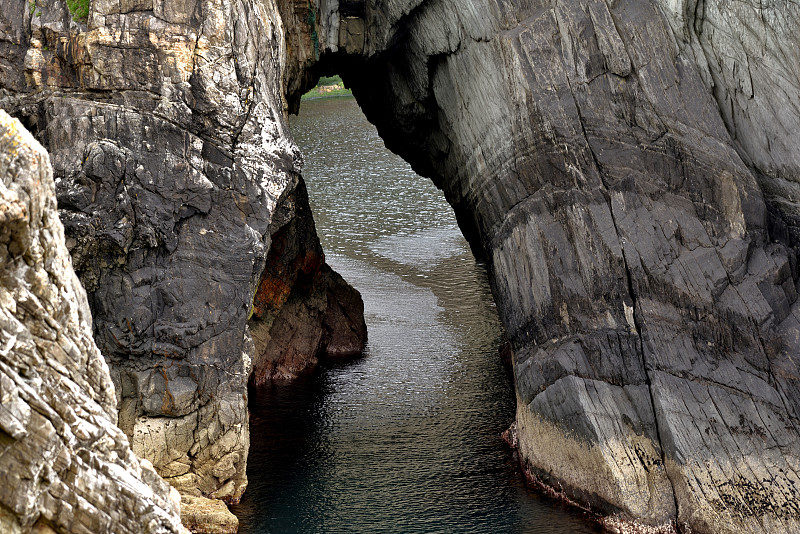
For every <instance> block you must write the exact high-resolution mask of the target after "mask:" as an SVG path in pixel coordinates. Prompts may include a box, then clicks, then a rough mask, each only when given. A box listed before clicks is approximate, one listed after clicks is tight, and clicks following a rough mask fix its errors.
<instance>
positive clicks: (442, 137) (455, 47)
mask: <svg viewBox="0 0 800 534" xmlns="http://www.w3.org/2000/svg"><path fill="white" fill-rule="evenodd" d="M31 6H32V7H31ZM2 7H3V9H2V16H0V35H1V36H2V37H0V72H2V74H3V76H2V81H0V84H2V88H3V89H2V96H0V105H2V106H4V107H6V108H8V109H10V110H11V111H12V112H13V113H14V114H16V115H18V116H20V117H22V118H23V119H24V121H25V122H26V124H28V125H29V126H30V127H31V128H32V129H33V130H34V131H35V132H36V134H37V136H38V137H39V139H41V140H42V141H43V143H44V144H45V146H46V147H47V149H48V150H49V151H50V153H51V155H52V160H53V163H54V169H55V175H56V178H57V180H58V181H59V182H58V192H59V202H60V206H61V209H62V218H63V220H64V221H65V224H66V226H67V235H68V245H69V246H70V247H71V252H72V255H73V257H74V259H75V265H76V268H77V269H78V272H79V274H80V276H81V280H82V282H83V283H84V284H85V286H86V288H87V290H88V292H89V295H90V304H91V306H92V312H93V313H94V314H95V336H96V338H97V340H98V343H99V345H100V348H101V350H102V351H103V352H104V355H105V356H106V357H107V358H108V359H109V361H110V363H111V366H112V369H113V370H114V371H113V376H115V380H116V382H117V384H118V396H119V398H118V403H119V406H120V408H121V411H120V416H119V421H120V425H121V426H122V428H123V429H124V430H125V431H126V432H127V433H129V434H130V435H131V436H133V444H134V448H135V449H136V450H138V451H139V452H141V453H143V454H145V455H147V456H149V457H152V458H153V461H154V464H156V467H157V468H158V469H159V470H160V472H161V473H162V474H163V475H164V476H167V477H169V478H170V481H171V483H173V484H175V485H177V486H178V487H180V488H182V489H183V490H184V491H193V492H201V493H204V494H210V495H216V496H220V497H225V498H228V499H236V498H237V497H238V496H239V495H240V494H241V492H242V491H243V488H244V477H243V474H244V460H245V455H246V450H247V427H246V424H247V420H246V411H245V400H244V399H245V397H244V393H245V389H244V388H245V383H246V381H247V377H248V375H249V373H250V363H249V362H250V357H251V356H253V355H254V354H256V353H257V352H258V353H259V354H260V355H259V356H258V358H259V359H260V361H261V362H267V363H266V364H265V366H264V367H263V368H262V369H265V370H264V372H263V373H262V376H266V375H269V374H270V373H272V372H273V371H272V370H274V369H276V368H277V366H276V365H273V364H271V363H268V362H274V361H284V362H291V361H292V360H293V358H294V356H293V355H292V354H293V353H291V351H289V353H282V354H279V355H277V356H275V355H274V353H273V352H271V351H273V349H274V343H273V345H272V346H271V345H270V340H275V339H286V340H291V339H293V335H292V332H294V331H296V329H295V326H296V324H297V323H296V321H294V319H293V318H294V317H295V313H296V312H295V311H294V310H301V309H303V308H305V311H304V312H303V313H308V314H309V315H308V317H313V318H314V325H315V326H314V328H313V329H312V330H310V331H313V332H315V334H314V335H316V333H320V332H323V331H325V327H324V326H322V327H321V328H322V330H320V325H324V324H327V323H325V322H324V319H322V317H323V316H324V314H325V312H323V311H322V309H323V302H324V300H323V299H321V298H320V297H319V295H318V293H316V291H317V290H316V289H313V288H315V287H320V286H319V285H318V284H307V282H308V280H316V279H317V274H313V275H311V276H308V273H321V272H322V271H316V270H315V269H317V266H318V262H319V259H318V254H317V252H316V250H315V248H314V245H313V244H312V245H308V244H306V241H307V239H306V238H298V237H297V236H302V235H306V234H304V232H306V231H307V229H308V223H307V222H302V221H299V219H298V222H296V223H290V222H288V221H287V220H281V216H280V215H279V214H280V212H281V210H284V209H285V210H286V211H285V212H286V213H290V214H291V213H294V214H295V215H296V214H297V213H298V211H299V212H300V213H302V212H303V208H302V207H301V209H299V210H298V209H297V205H298V204H296V202H297V201H299V200H302V199H301V198H300V197H297V196H294V197H292V191H295V190H296V186H297V184H299V170H300V161H301V159H300V156H299V154H298V153H297V150H296V148H295V146H294V144H293V143H292V141H291V137H290V135H289V133H288V130H287V129H286V126H285V116H284V113H285V111H286V110H291V109H296V107H297V105H298V99H299V95H300V93H301V92H302V90H303V89H304V88H306V87H308V86H309V84H311V83H313V81H314V79H315V77H316V76H318V75H319V74H323V73H331V72H333V71H338V72H340V73H341V74H342V75H343V77H344V79H345V81H346V82H347V83H348V84H349V85H350V86H351V87H352V88H353V91H354V94H355V95H356V97H357V99H358V101H359V103H360V104H361V106H362V108H363V109H364V111H365V113H366V114H367V116H368V118H369V119H370V120H371V121H373V122H374V123H376V125H377V126H378V129H379V132H380V133H381V135H382V136H383V138H384V140H385V141H386V143H387V146H389V147H390V148H392V149H393V150H395V151H397V152H398V153H400V154H401V155H403V156H404V157H405V158H406V159H407V160H409V161H410V162H411V163H412V165H413V166H414V167H415V168H416V169H417V170H418V171H419V172H420V173H422V174H424V175H427V176H429V177H431V178H432V179H433V180H434V181H435V183H436V184H437V185H439V187H441V188H442V189H443V190H444V192H445V194H446V196H447V198H448V200H449V201H450V203H451V204H452V205H453V207H454V209H455V212H456V215H457V218H458V220H459V224H460V226H461V228H462V230H463V232H464V234H465V235H466V237H467V238H468V239H469V240H470V242H471V244H472V246H473V248H474V249H475V251H476V252H477V253H478V254H480V255H482V256H483V257H485V258H486V260H487V261H488V265H489V268H490V276H491V280H492V286H493V292H494V295H495V298H496V299H497V301H498V307H499V309H500V313H501V318H502V320H503V323H504V325H505V326H506V330H507V332H508V335H509V338H510V340H511V343H512V345H513V348H514V370H515V376H516V389H517V397H518V412H517V429H518V438H519V447H520V452H521V456H522V458H523V461H524V463H525V465H526V467H527V469H528V471H529V473H530V474H531V476H533V477H535V478H536V479H538V480H539V481H541V482H542V483H545V484H548V485H550V486H552V487H555V488H556V489H558V490H559V491H563V492H564V493H565V494H566V495H567V496H568V497H569V498H570V499H572V500H574V501H576V502H578V503H580V504H582V505H584V506H588V507H591V508H592V509H593V510H595V511H597V512H599V513H601V514H603V515H604V516H607V517H608V518H610V519H608V520H607V522H608V524H614V523H617V522H619V523H626V524H628V525H633V524H637V523H638V524H639V525H645V526H649V527H655V528H661V529H662V530H665V531H668V530H676V529H677V530H685V531H688V530H691V531H693V532H773V531H781V532H782V531H787V532H793V531H798V530H800V524H798V523H799V522H800V510H798V504H797V503H798V502H800V500H799V499H798V497H799V495H798V490H797V489H796V488H797V484H798V483H799V482H800V480H798V470H799V469H800V445H798V443H800V440H799V439H798V438H800V435H799V433H800V430H799V429H800V419H799V418H798V416H799V415H800V387H799V386H800V384H798V380H800V378H798V377H800V369H798V361H797V360H798V354H800V341H798V340H800V304H798V299H797V281H798V265H797V243H798V241H797V238H798V234H797V228H798V222H797V221H798V211H797V209H798V205H797V202H798V198H800V197H798V192H797V188H798V181H800V169H798V165H799V164H798V162H800V156H799V155H798V154H799V152H798V150H800V149H798V145H797V144H796V143H794V142H793V140H792V138H791V135H792V134H796V132H797V131H798V129H797V126H798V124H799V123H800V112H798V108H799V107H800V105H799V104H798V102H799V101H800V81H798V78H797V72H799V71H800V68H798V50H800V47H798V42H797V36H796V32H795V31H794V28H796V25H797V21H798V19H800V16H799V15H800V13H798V7H797V4H796V3H793V2H789V1H777V2H771V3H766V4H764V3H763V2H755V0H745V1H742V2H736V3H731V2H719V3H717V4H715V5H713V6H712V5H709V4H708V3H706V2H696V1H678V0H675V1H667V0H614V1H611V0H608V1H606V0H574V1H564V0H550V1H540V0H530V1H522V0H516V1H512V0H459V1H458V2H454V1H453V0H450V1H445V0H369V1H360V0H340V1H338V2H337V1H336V0H319V1H311V2H301V1H299V0H293V1H289V0H287V1H281V2H270V1H255V0H247V1H239V0H237V1H231V2H229V1H223V0H217V1H214V0H196V1H188V2H179V3H174V2H173V3H169V5H167V3H165V2H163V1H161V0H142V1H139V0H136V1H134V0H132V1H130V2H122V3H119V2H116V3H111V2H103V1H100V0H98V1H96V2H94V3H92V4H91V6H90V9H89V11H88V16H87V19H85V20H81V18H80V16H79V15H76V14H70V13H69V12H68V10H67V8H66V6H65V4H64V3H63V2H61V1H59V0H42V1H41V2H39V1H37V2H36V3H34V4H29V3H28V2H25V1H21V0H3V6H2ZM73 17H77V19H78V20H77V21H75V20H73ZM281 206H284V208H281ZM276 217H277V218H276ZM273 235H274V236H278V237H277V238H276V242H281V243H282V248H283V249H284V250H287V251H289V252H288V254H289V255H288V256H285V257H283V256H281V255H280V254H278V252H277V249H275V254H278V256H277V257H273V259H271V260H270V261H269V262H267V263H268V265H269V266H270V267H268V268H267V269H265V268H264V266H265V262H266V258H267V256H268V255H269V253H270V252H271V251H272V249H271V246H270V244H271V243H272V239H273V237H272V236H273ZM298 239H299V241H298ZM286 266H289V267H288V268H289V271H286V270H285V268H286ZM306 268H308V269H310V270H309V271H308V273H305V275H303V276H300V273H303V272H304V271H303V269H306ZM292 269H299V270H298V271H292ZM320 269H321V267H320ZM320 276H321V277H323V276H322V275H320ZM323 278H324V277H323ZM287 280H288V281H290V282H291V284H294V283H295V282H297V281H299V285H298V287H297V290H296V291H295V290H294V288H293V286H292V288H290V287H289V286H286V285H285V282H286V281H287ZM291 284H290V285H291ZM325 284H327V282H325ZM325 284H323V286H324V285H325ZM257 289H258V290H259V291H258V293H257V291H256V290H257ZM257 294H260V295H261V296H262V297H263V296H265V295H266V296H271V297H270V298H268V299H267V300H268V301H269V302H273V303H277V305H279V306H278V307H277V308H276V307H274V306H273V307H270V306H264V305H263V302H261V303H259V301H258V299H259V297H257V299H256V303H255V304H256V305H253V304H254V301H253V297H254V295H257ZM314 295H317V296H314ZM272 298H277V300H270V299H272ZM306 299H308V300H306ZM304 302H309V303H311V302H316V303H315V304H312V305H309V306H305V305H304V304H303V303H304ZM329 302H330V301H329ZM281 303H283V304H281ZM325 306H327V305H325ZM265 310H266V312H265ZM251 311H252V312H253V314H252V315H253V317H252V318H251V327H252V328H253V330H254V331H255V329H256V327H258V329H259V335H257V336H254V337H256V338H257V339H260V340H262V347H261V348H260V349H258V350H256V348H255V346H254V344H253V343H252V339H251V336H250V335H249V334H248V327H247V318H248V317H249V316H250V315H251V313H250V312H251ZM284 313H285V315H283V314H284ZM284 319H285V320H284ZM332 322H335V321H332ZM293 329H294V330H293ZM324 337H325V335H324V334H320V338H319V339H320V340H321V339H323V338H324ZM312 341H313V340H312ZM319 346H320V344H319V342H318V341H317V342H312V343H309V345H308V348H309V351H311V349H312V348H313V349H314V350H316V349H317V348H318V347H319ZM265 351H266V352H265ZM279 352H281V351H279ZM270 366H271V367H270ZM271 369H272V370H271Z"/></svg>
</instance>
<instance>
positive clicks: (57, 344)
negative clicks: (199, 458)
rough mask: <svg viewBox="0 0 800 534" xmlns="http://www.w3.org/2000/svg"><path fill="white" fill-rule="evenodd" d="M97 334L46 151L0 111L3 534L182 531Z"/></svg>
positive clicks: (0, 490)
mask: <svg viewBox="0 0 800 534" xmlns="http://www.w3.org/2000/svg"><path fill="white" fill-rule="evenodd" d="M91 324H92V318H91V316H90V314H89V306H88V303H87V300H86V293H85V292H84V290H83V288H82V287H81V285H80V283H79V282H78V279H77V277H76V276H75V273H74V271H73V269H72V262H71V259H70V256H69V252H68V251H67V248H66V246H65V241H64V229H63V226H62V225H61V222H60V221H59V218H58V212H57V209H56V198H55V187H54V183H53V174H52V170H51V168H50V163H49V158H48V155H47V152H45V150H44V148H42V146H41V145H40V144H39V143H37V142H36V141H35V140H34V138H33V136H31V134H30V133H28V132H27V131H26V130H25V129H24V128H23V126H22V125H21V124H20V123H19V121H17V120H16V119H12V118H11V117H9V116H8V115H7V114H6V113H5V112H3V111H0V473H2V474H3V484H2V485H1V486H0V531H2V532H4V533H17V532H30V531H31V530H33V531H36V532H75V533H87V534H90V533H97V532H119V533H126V532H129V533H134V532H147V533H162V534H163V533H178V532H181V526H180V520H179V517H178V503H177V502H176V500H177V499H175V498H174V496H171V494H170V487H169V486H168V485H167V484H166V482H164V481H163V480H162V479H161V478H160V477H159V476H158V475H157V474H156V472H155V471H154V470H153V468H152V466H151V465H150V464H149V462H147V461H141V460H139V459H138V458H137V457H136V456H135V455H134V453H133V452H132V450H131V446H130V445H129V441H128V438H127V437H126V436H125V434H123V432H122V431H121V430H120V429H119V428H118V427H117V426H116V425H115V422H116V399H115V397H114V386H113V384H112V382H111V377H110V375H109V371H108V366H107V365H106V362H105V361H104V360H103V357H102V355H101V354H100V351H99V350H98V349H97V346H96V345H95V343H94V341H93V340H92V328H91ZM172 491H173V492H175V490H174V489H173V490H172ZM176 493H177V492H176Z"/></svg>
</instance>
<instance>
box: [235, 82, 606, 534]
mask: <svg viewBox="0 0 800 534" xmlns="http://www.w3.org/2000/svg"><path fill="white" fill-rule="evenodd" d="M331 80H333V81H334V82H335V81H336V80H337V79H336V78H328V79H323V82H322V83H323V84H325V83H326V82H327V83H330V81H331ZM337 93H341V91H338V90H336V89H332V90H328V89H323V90H316V94H314V93H313V92H312V93H311V96H307V97H306V98H304V99H303V101H302V104H301V106H300V112H299V114H298V115H297V116H293V117H292V118H291V120H290V123H291V129H292V133H293V136H294V138H295V141H296V143H297V144H298V146H299V147H300V149H301V151H302V153H303V157H304V162H305V163H304V170H303V179H304V180H305V184H306V187H307V190H308V198H309V203H310V207H311V213H312V214H313V220H314V224H315V226H316V233H317V234H318V235H319V239H320V242H321V245H322V249H323V251H324V254H325V256H324V257H325V260H326V261H327V263H328V264H329V265H330V266H331V267H332V268H333V269H334V270H335V271H336V272H338V273H339V274H341V275H342V277H343V278H344V279H345V280H346V281H347V282H348V283H350V284H352V285H353V286H354V287H355V288H356V289H357V290H358V291H359V292H360V293H361V296H362V297H363V301H364V315H365V319H366V322H367V329H368V332H369V338H368V342H367V346H366V349H365V351H364V353H363V355H362V356H361V357H359V358H357V359H356V360H355V361H350V362H347V363H337V362H331V361H328V362H325V361H324V360H323V362H322V365H321V367H320V369H318V370H317V371H316V372H313V373H311V374H309V375H307V376H303V377H300V378H298V379H295V380H291V381H281V380H278V381H275V380H270V381H268V382H266V383H262V384H260V385H259V386H258V387H252V386H253V384H252V381H251V391H250V413H251V415H250V425H251V427H250V433H251V445H250V453H249V458H248V479H249V487H248V490H247V492H246V493H245V495H244V497H243V498H242V501H241V503H240V504H238V505H237V506H234V507H233V511H234V513H236V515H237V516H238V517H239V520H240V532H242V533H245V534H246V533H255V532H266V531H275V532H322V531H325V532H346V531H347V532H349V531H353V529H354V528H356V527H355V526H357V528H358V529H363V530H364V531H372V532H390V531H391V532H438V531H442V532H459V531H461V532H467V531H468V532H512V531H514V532H525V531H529V530H531V529H534V530H535V531H536V532H549V531H550V530H547V529H548V528H551V529H552V530H551V531H552V532H591V531H593V530H592V528H593V527H592V525H590V524H589V523H587V522H586V520H585V518H584V517H583V516H582V515H581V514H580V513H578V512H576V511H575V510H573V509H568V508H565V507H564V506H563V505H560V504H557V503H555V502H554V501H550V500H549V499H547V498H545V497H542V496H541V495H539V494H536V493H534V492H532V491H531V490H529V489H528V488H527V487H526V486H525V482H524V478H523V476H522V475H521V473H520V472H519V468H518V464H517V461H516V459H515V458H514V456H513V454H512V452H511V450H510V449H509V448H508V447H507V446H506V445H505V444H504V443H503V442H502V439H501V436H500V434H501V432H502V431H503V430H505V429H506V428H507V427H508V425H509V424H510V423H511V422H512V421H513V419H514V410H515V399H514V393H513V388H512V384H511V378H510V376H509V374H508V372H507V369H506V368H505V367H504V365H503V362H502V360H501V358H500V356H499V352H500V348H501V345H502V344H503V334H502V328H501V325H500V322H499V319H498V317H497V312H496V309H495V305H494V302H493V300H492V297H491V293H490V290H489V284H488V280H487V276H486V270H485V266H484V265H483V264H482V263H481V262H480V261H478V260H476V259H475V256H474V255H473V253H472V251H471V249H470V246H469V245H468V243H467V241H466V240H465V239H464V237H463V235H462V233H461V231H460V230H459V226H458V224H457V222H456V219H455V216H454V214H453V210H452V208H451V207H450V205H449V204H448V203H447V201H446V200H445V198H444V195H443V194H442V192H441V191H440V190H439V189H437V188H436V187H435V186H434V184H433V183H432V182H431V181H430V180H428V179H426V178H423V177H421V176H419V175H418V174H416V173H415V172H414V171H413V170H412V169H411V167H410V165H409V164H408V163H407V162H406V161H404V160H403V159H402V158H400V157H399V156H397V155H395V154H393V153H392V152H390V151H389V150H388V149H386V147H385V146H384V142H383V140H382V139H381V137H380V136H379V134H378V131H377V130H376V128H375V127H374V126H373V125H372V124H370V123H369V122H368V120H367V119H366V117H365V116H364V114H363V113H362V111H361V109H360V107H359V104H358V103H357V101H356V100H355V99H354V98H353V97H352V96H351V95H347V94H344V95H343V94H337ZM536 529H538V530H536ZM542 529H545V530H542Z"/></svg>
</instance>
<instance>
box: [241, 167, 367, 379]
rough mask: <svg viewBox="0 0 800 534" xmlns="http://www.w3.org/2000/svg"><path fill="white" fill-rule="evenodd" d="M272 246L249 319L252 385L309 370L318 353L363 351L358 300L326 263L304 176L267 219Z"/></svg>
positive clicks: (349, 354)
mask: <svg viewBox="0 0 800 534" xmlns="http://www.w3.org/2000/svg"><path fill="white" fill-rule="evenodd" d="M273 221H274V222H273V224H274V225H275V226H277V228H276V229H275V230H274V231H273V232H272V246H271V248H270V251H269V254H268V256H267V265H266V267H265V269H264V271H263V272H262V274H261V278H260V280H259V286H258V289H257V290H256V294H255V297H254V298H253V310H252V313H251V317H250V320H249V321H248V326H249V329H250V333H251V334H252V337H253V342H254V345H255V353H254V357H253V373H252V375H251V377H250V384H251V385H252V386H255V387H258V386H262V385H264V384H266V383H268V382H270V381H272V380H290V379H293V378H297V377H298V376H301V375H304V374H308V373H311V372H313V371H314V370H315V369H316V368H317V366H318V365H319V363H320V358H328V359H335V360H341V359H346V358H352V357H355V356H358V355H359V354H361V352H362V351H363V350H364V345H365V343H366V340H367V326H366V323H365V322H364V302H363V301H362V300H361V295H360V294H359V293H358V291H357V290H355V289H353V288H352V287H351V286H350V285H349V284H348V283H347V282H345V281H344V279H342V277H341V276H339V275H338V274H337V273H336V272H335V271H333V270H332V269H331V268H330V267H329V266H328V265H327V264H326V263H325V256H324V254H323V252H322V247H321V246H320V243H319V238H318V237H317V232H316V229H315V226H314V220H313V218H312V216H311V208H310V207H309V205H308V193H307V191H306V186H305V184H303V183H302V182H301V183H300V184H298V186H297V187H296V188H295V189H294V191H292V193H291V194H290V195H288V196H287V197H286V200H285V201H284V202H283V203H282V204H281V206H280V207H279V209H278V211H277V212H276V214H275V217H274V218H273Z"/></svg>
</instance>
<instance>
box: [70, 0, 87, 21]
mask: <svg viewBox="0 0 800 534" xmlns="http://www.w3.org/2000/svg"><path fill="white" fill-rule="evenodd" d="M67 7H68V8H69V13H70V15H72V20H74V21H75V22H84V23H85V22H86V21H87V20H89V0H67Z"/></svg>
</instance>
